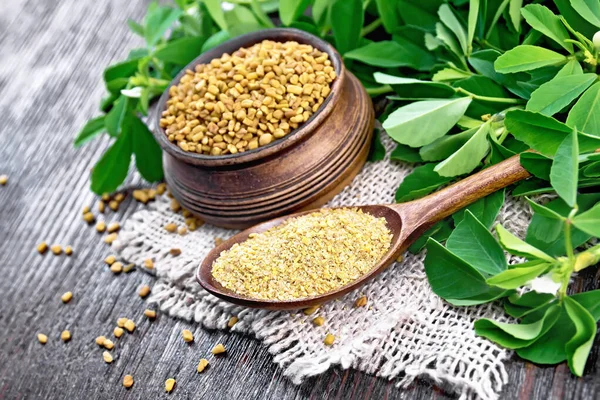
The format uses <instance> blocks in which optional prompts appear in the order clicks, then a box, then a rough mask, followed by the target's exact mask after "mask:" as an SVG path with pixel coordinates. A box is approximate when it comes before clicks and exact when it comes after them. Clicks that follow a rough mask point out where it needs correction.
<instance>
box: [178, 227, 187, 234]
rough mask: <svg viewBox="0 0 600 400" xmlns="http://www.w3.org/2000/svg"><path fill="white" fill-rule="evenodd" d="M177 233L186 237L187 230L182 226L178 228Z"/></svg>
mask: <svg viewBox="0 0 600 400" xmlns="http://www.w3.org/2000/svg"><path fill="white" fill-rule="evenodd" d="M177 233H179V234H180V235H181V236H183V235H186V234H187V228H186V227H185V226H180V227H179V228H177Z"/></svg>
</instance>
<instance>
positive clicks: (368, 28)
mask: <svg viewBox="0 0 600 400" xmlns="http://www.w3.org/2000/svg"><path fill="white" fill-rule="evenodd" d="M382 23H383V20H382V19H381V18H377V19H376V20H374V21H373V22H371V23H370V24H369V25H367V26H365V27H364V28H362V30H361V31H360V36H361V37H365V36H367V35H368V34H369V33H371V32H373V31H374V30H375V29H377V28H379V27H380V26H381V24H382Z"/></svg>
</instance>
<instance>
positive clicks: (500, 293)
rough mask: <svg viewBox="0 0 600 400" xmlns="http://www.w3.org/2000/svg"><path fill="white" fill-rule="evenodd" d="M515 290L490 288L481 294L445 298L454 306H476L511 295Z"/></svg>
mask: <svg viewBox="0 0 600 400" xmlns="http://www.w3.org/2000/svg"><path fill="white" fill-rule="evenodd" d="M512 292H513V291H511V290H502V289H499V288H490V290H489V291H488V292H487V293H483V294H479V295H476V296H472V297H467V298H464V299H445V300H446V301H447V302H448V303H450V304H452V305H454V306H474V305H477V304H485V303H489V302H491V301H494V300H498V299H500V298H502V297H506V296H510V295H511V293H512Z"/></svg>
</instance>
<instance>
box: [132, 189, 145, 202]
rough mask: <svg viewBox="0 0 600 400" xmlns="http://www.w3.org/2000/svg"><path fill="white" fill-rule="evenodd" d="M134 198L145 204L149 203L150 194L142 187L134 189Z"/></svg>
mask: <svg viewBox="0 0 600 400" xmlns="http://www.w3.org/2000/svg"><path fill="white" fill-rule="evenodd" d="M133 198H134V199H136V200H137V201H139V202H140V203H143V204H146V203H148V195H147V194H146V192H145V191H143V190H140V189H138V190H134V191H133Z"/></svg>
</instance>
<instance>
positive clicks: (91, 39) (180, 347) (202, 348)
mask: <svg viewBox="0 0 600 400" xmlns="http://www.w3.org/2000/svg"><path fill="white" fill-rule="evenodd" d="M148 3H149V2H148V1H141V0H131V1H122V0H113V1H102V2H99V1H91V0H64V1H41V0H11V1H3V2H0V48H1V49H2V52H0V94H1V96H0V109H1V110H2V111H3V113H2V115H3V121H2V122H3V123H2V125H0V174H4V173H6V174H8V175H9V177H10V181H9V183H8V185H7V186H4V187H0V244H1V247H0V272H1V274H2V275H1V276H0V399H11V400H12V399H160V398H164V399H167V398H168V399H187V398H198V399H200V398H204V399H216V400H218V399H277V400H279V399H317V400H320V399H383V398H389V399H400V398H402V399H434V398H435V399H440V398H442V399H444V398H453V396H449V395H448V394H447V393H446V392H444V391H443V390H442V389H441V388H439V387H436V386H434V385H433V384H432V383H430V382H428V381H425V380H419V381H417V382H414V383H413V384H412V385H411V386H410V387H409V388H408V389H405V390H400V389H398V388H396V387H395V385H394V382H388V381H386V380H383V379H377V378H374V377H373V376H369V375H366V374H364V373H361V372H357V371H353V370H348V371H342V370H340V369H334V370H331V371H328V372H326V373H325V374H322V375H320V376H318V377H316V378H312V379H309V380H307V381H306V382H305V383H304V384H302V385H300V386H294V385H293V384H291V383H290V382H289V381H288V380H287V379H286V378H285V377H284V376H283V375H282V372H281V370H280V369H278V368H277V367H275V365H274V364H273V363H272V361H271V359H272V358H271V356H270V355H269V354H268V352H267V350H266V349H265V347H264V346H262V345H261V344H260V343H259V342H258V341H256V340H254V339H252V338H248V337H244V336H241V335H237V334H227V333H224V332H215V331H205V330H203V329H201V328H199V327H197V326H191V325H189V324H186V323H183V322H181V321H176V320H172V319H170V318H166V317H165V316H162V315H159V317H158V319H157V320H156V321H155V322H152V323H149V322H147V321H145V320H144V319H143V318H142V312H143V309H144V308H145V307H146V304H145V302H144V301H142V300H141V299H140V298H139V297H138V296H137V290H138V288H139V287H140V286H141V285H142V284H151V283H152V281H153V278H151V277H150V276H148V275H146V274H144V273H141V272H140V271H136V272H134V273H132V274H129V275H121V276H118V277H115V276H113V275H112V274H111V273H110V272H109V271H108V270H107V268H106V267H105V266H104V265H103V264H102V259H103V258H104V257H105V256H107V255H108V254H110V250H109V248H108V247H106V246H105V245H100V244H99V239H100V237H99V236H98V235H97V234H96V233H95V232H94V231H93V229H91V228H90V227H88V226H87V225H85V224H84V223H83V221H82V220H81V208H82V207H83V206H84V205H86V204H91V203H92V200H93V196H92V195H91V194H90V192H89V189H88V185H89V181H88V179H89V169H90V167H91V166H92V165H93V162H94V161H95V160H97V159H98V157H99V156H100V154H101V152H102V151H103V150H104V149H105V148H106V146H107V145H108V141H107V140H106V139H102V140H98V141H95V142H93V143H91V144H90V145H88V146H86V147H85V148H83V149H80V150H75V149H73V148H72V145H71V142H72V138H73V136H74V135H75V133H76V132H77V130H78V129H79V128H80V127H81V126H82V124H83V123H84V122H85V120H86V119H87V118H89V117H91V116H94V115H96V109H97V104H98V99H99V98H100V97H101V96H102V95H103V87H102V83H101V81H100V76H101V73H102V69H103V68H104V66H106V65H108V64H109V63H110V62H114V61H117V60H120V59H122V58H124V57H126V55H127V52H128V49H130V48H132V47H134V46H140V45H141V44H142V41H141V39H139V38H136V37H134V36H133V35H132V34H131V33H129V32H128V31H127V27H126V24H125V22H126V20H127V18H129V17H131V18H134V19H137V20H139V19H140V18H141V16H142V15H143V14H144V11H145V7H146V6H147V4H148ZM129 183H130V184H136V183H137V181H136V180H131V181H130V182H129ZM138 208H140V206H139V205H138V204H136V203H131V202H130V200H129V199H128V200H126V202H125V203H124V204H123V205H122V207H121V210H120V211H119V212H118V213H112V214H107V215H108V218H107V220H109V221H113V220H121V221H124V220H125V219H127V218H128V217H129V216H130V215H131V214H132V213H133V212H135V211H136V209H138ZM41 240H47V241H49V242H51V243H54V242H56V243H61V244H71V245H72V246H73V247H74V249H75V253H74V255H73V256H72V257H71V258H67V257H65V256H61V257H56V256H52V255H50V254H47V255H45V256H43V257H42V256H40V255H39V254H37V252H36V251H35V246H36V245H37V244H38V242H40V241H41ZM596 274H597V270H593V271H585V273H584V274H582V275H580V276H579V277H577V278H576V282H575V285H574V289H577V290H590V289H595V288H597V287H598V278H599V276H598V275H596ZM68 290H70V291H72V292H73V294H74V298H73V300H72V301H71V303H69V304H67V305H64V304H62V302H61V301H60V296H61V294H62V293H64V292H65V291H68ZM120 316H129V317H131V318H133V319H134V320H135V321H136V322H137V323H138V328H137V329H136V331H135V333H133V334H132V335H128V334H126V335H125V336H124V337H122V338H121V339H117V340H116V341H115V342H116V348H115V350H114V351H113V355H114V356H115V361H114V362H113V364H111V365H107V364H105V363H104V362H103V361H102V356H101V353H102V352H101V351H100V350H99V349H98V348H97V347H96V345H95V344H94V343H93V339H94V338H95V337H96V336H97V335H99V334H105V335H106V334H110V332H111V331H112V328H113V327H114V325H115V321H116V319H117V318H118V317H120ZM65 328H68V329H70V330H71V332H72V334H73V339H72V340H71V342H70V343H67V344H63V343H62V342H60V341H59V339H58V336H59V334H60V331H61V330H62V329H65ZM184 328H188V329H191V330H192V332H194V335H195V337H196V341H195V343H194V344H192V345H191V346H188V345H186V344H185V343H183V341H182V340H181V337H180V334H181V330H182V329H184ZM38 331H41V332H45V333H46V334H47V335H48V337H49V342H48V344H46V345H45V346H41V345H40V344H39V343H38V342H37V340H36V339H35V334H36V333H37V332H38ZM218 341H221V342H223V343H224V344H225V345H226V346H227V347H228V348H229V349H230V352H229V354H228V355H227V356H226V357H225V358H221V359H219V362H214V363H212V365H211V366H210V367H209V369H208V370H207V371H206V372H205V373H204V374H203V375H198V374H197V373H196V372H195V368H196V364H197V362H198V360H199V359H200V358H201V357H203V356H205V355H206V354H207V352H208V351H209V349H210V348H211V347H212V346H213V345H214V344H215V343H216V342H218ZM599 349H600V342H599V340H598V339H596V343H595V345H594V348H593V350H592V354H591V356H590V361H589V362H588V367H587V369H586V376H585V377H584V378H581V379H577V378H574V377H573V376H571V375H570V373H569V372H568V371H567V370H566V369H565V367H564V366H558V367H538V366H534V365H529V364H525V363H523V362H522V361H518V360H516V361H513V362H510V363H508V365H507V368H508V373H509V380H510V384H508V385H507V386H506V387H505V388H504V391H503V393H502V396H501V398H502V399H516V398H519V396H520V395H522V396H525V397H523V398H527V399H540V400H546V399H567V400H571V399H594V398H599V397H600V379H599V378H600V376H599V374H600V372H599V371H600V358H599V356H598V350H599ZM125 374H131V375H133V376H134V379H135V384H134V386H133V388H132V389H130V390H125V388H123V387H122V386H121V381H122V379H123V376H124V375H125ZM168 377H175V378H176V379H177V386H176V388H175V390H174V391H173V393H171V394H170V395H166V394H164V389H163V385H164V380H165V379H166V378H168Z"/></svg>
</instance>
